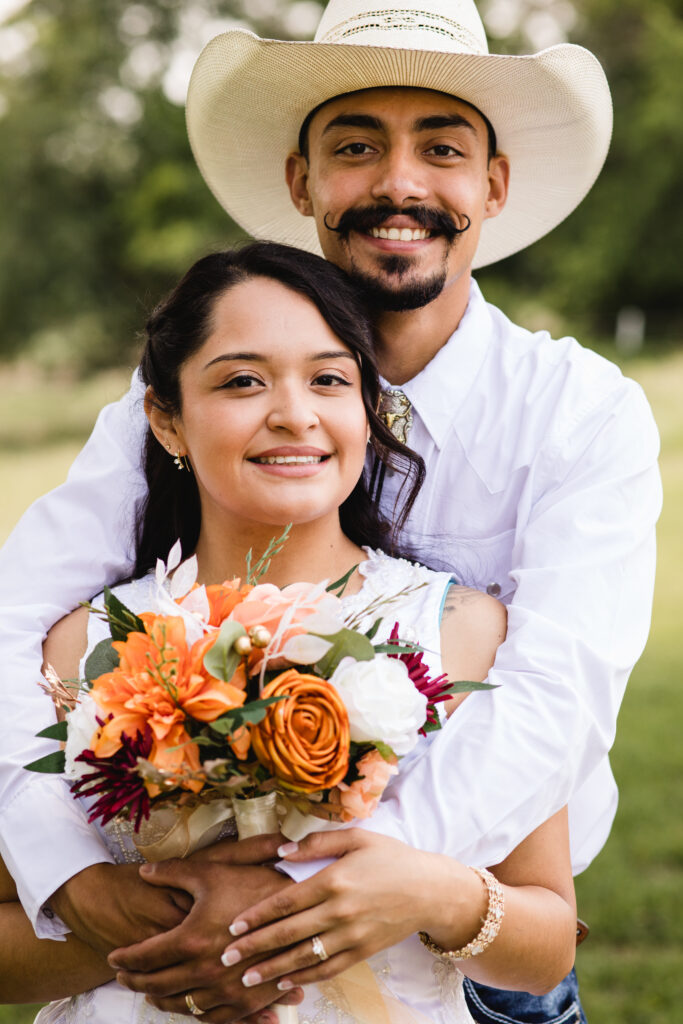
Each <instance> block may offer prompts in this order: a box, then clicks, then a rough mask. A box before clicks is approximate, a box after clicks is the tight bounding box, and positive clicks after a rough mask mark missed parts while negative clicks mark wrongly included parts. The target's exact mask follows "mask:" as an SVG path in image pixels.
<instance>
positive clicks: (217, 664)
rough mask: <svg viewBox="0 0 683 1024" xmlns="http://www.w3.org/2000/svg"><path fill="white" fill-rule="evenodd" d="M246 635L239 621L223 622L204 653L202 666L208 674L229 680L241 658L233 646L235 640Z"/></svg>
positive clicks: (215, 677) (224, 680)
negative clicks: (211, 644)
mask: <svg viewBox="0 0 683 1024" xmlns="http://www.w3.org/2000/svg"><path fill="white" fill-rule="evenodd" d="M246 635H247V631H246V629H245V628H244V626H241V625H240V624H239V622H230V621H226V622H224V623H223V625H222V626H221V628H220V630H219V632H218V637H217V639H216V642H215V644H214V645H213V647H211V648H210V650H208V651H207V652H206V654H205V655H204V668H205V669H206V671H207V672H208V673H209V675H212V676H213V677H214V679H221V680H222V681H223V682H224V683H229V682H230V680H231V679H232V677H233V676H234V674H235V672H236V670H237V666H238V665H239V663H240V661H241V660H242V658H241V656H240V655H239V654H238V653H237V651H236V650H235V648H234V644H235V640H237V638H238V637H240V636H246Z"/></svg>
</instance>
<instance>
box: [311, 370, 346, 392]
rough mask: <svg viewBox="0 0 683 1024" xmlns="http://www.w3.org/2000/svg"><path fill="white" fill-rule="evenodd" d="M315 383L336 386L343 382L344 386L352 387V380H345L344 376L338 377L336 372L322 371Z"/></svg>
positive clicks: (323, 385)
mask: <svg viewBox="0 0 683 1024" xmlns="http://www.w3.org/2000/svg"><path fill="white" fill-rule="evenodd" d="M313 383H314V384H318V385H321V386H322V387H326V388H328V387H336V386H337V385H339V384H341V385H342V386H343V387H350V386H351V381H348V380H344V378H343V377H338V376H337V374H336V373H320V374H318V376H317V377H316V378H315V379H314V381H313Z"/></svg>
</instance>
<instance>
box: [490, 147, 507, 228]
mask: <svg viewBox="0 0 683 1024" xmlns="http://www.w3.org/2000/svg"><path fill="white" fill-rule="evenodd" d="M488 179H489V193H488V196H487V198H486V204H485V207H484V211H485V212H484V216H485V217H497V216H498V214H499V213H500V212H501V210H502V209H503V207H504V206H505V203H506V201H507V197H508V186H509V183H510V161H509V160H508V158H507V157H506V156H504V155H503V154H502V153H501V154H500V155H498V156H494V157H491V159H490V160H489V166H488Z"/></svg>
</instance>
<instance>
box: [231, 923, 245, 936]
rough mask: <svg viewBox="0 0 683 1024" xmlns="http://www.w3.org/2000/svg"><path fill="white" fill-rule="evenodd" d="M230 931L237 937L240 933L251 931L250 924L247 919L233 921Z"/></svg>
mask: <svg viewBox="0 0 683 1024" xmlns="http://www.w3.org/2000/svg"><path fill="white" fill-rule="evenodd" d="M228 931H229V932H230V934H231V935H234V936H235V937H236V936H238V935H244V933H245V932H248V931H249V925H248V924H247V922H246V921H233V922H232V924H231V925H230V927H229V928H228Z"/></svg>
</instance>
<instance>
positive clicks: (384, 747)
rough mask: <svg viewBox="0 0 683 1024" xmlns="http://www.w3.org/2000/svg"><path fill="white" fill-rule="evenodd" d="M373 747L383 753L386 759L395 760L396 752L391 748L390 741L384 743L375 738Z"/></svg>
mask: <svg viewBox="0 0 683 1024" xmlns="http://www.w3.org/2000/svg"><path fill="white" fill-rule="evenodd" d="M372 745H373V747H375V749H376V750H377V751H378V752H379V753H380V754H381V755H382V757H383V758H384V760H385V761H392V762H393V761H394V759H395V758H396V756H397V755H396V754H395V753H394V751H393V750H392V749H391V747H390V746H389V744H388V743H384V742H383V741H382V740H373V741H372Z"/></svg>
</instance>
